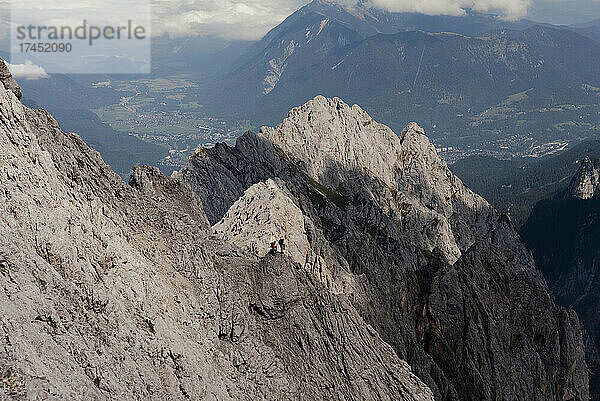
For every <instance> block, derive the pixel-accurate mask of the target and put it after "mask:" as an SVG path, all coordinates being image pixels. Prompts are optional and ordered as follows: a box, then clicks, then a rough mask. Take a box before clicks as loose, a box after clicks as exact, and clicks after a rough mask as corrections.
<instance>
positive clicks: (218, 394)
mask: <svg viewBox="0 0 600 401" xmlns="http://www.w3.org/2000/svg"><path fill="white" fill-rule="evenodd" d="M0 121H1V124H0V219H1V220H2V224H1V225H0V399H16V400H26V399H27V400H38V399H40V400H41V399H44V400H59V399H61V400H64V399H69V400H139V399H150V400H185V399H196V400H215V401H216V400H219V401H221V400H274V399H276V400H315V399H331V400H345V401H346V400H407V401H408V400H418V401H426V400H428V401H430V400H432V399H433V395H432V393H431V391H430V389H429V388H428V387H427V386H426V385H424V384H423V382H422V381H421V380H420V379H418V378H417V377H416V376H415V375H414V374H413V373H412V372H411V367H410V366H409V365H408V364H407V363H406V362H405V361H403V360H402V359H401V358H400V357H399V356H398V355H397V353H395V352H394V350H393V349H392V347H391V346H390V345H389V344H387V343H386V342H385V341H383V339H382V338H381V336H380V335H379V334H378V333H377V332H376V331H375V330H373V328H372V327H371V326H370V325H369V324H368V323H367V322H365V321H364V319H363V317H362V316H361V315H360V314H359V312H358V311H357V310H356V308H355V307H354V306H353V304H352V299H350V298H349V297H347V296H345V295H343V294H334V293H333V292H332V291H330V290H329V289H327V288H326V287H325V286H324V285H323V284H322V282H321V281H320V280H318V279H316V278H315V276H314V275H313V274H312V273H311V272H310V271H308V270H306V269H304V268H302V265H299V264H297V263H296V262H295V261H294V259H293V258H291V257H289V256H288V255H279V254H278V255H274V256H267V257H264V258H262V259H259V258H257V255H256V254H251V253H249V252H247V250H245V249H244V248H243V247H238V246H237V245H236V244H235V242H234V241H232V243H228V242H224V241H222V240H219V239H218V238H214V237H211V236H210V235H211V233H210V232H209V231H208V225H207V224H206V219H205V217H204V214H203V212H202V209H201V205H202V202H201V199H200V198H198V197H197V196H196V195H195V194H194V193H192V192H191V191H189V188H188V186H187V185H183V184H182V183H181V182H177V181H173V180H171V179H169V178H167V177H164V176H162V175H160V173H159V172H158V171H156V170H155V169H151V168H136V169H135V170H134V174H133V176H132V179H131V184H132V186H129V185H127V184H125V183H123V182H122V180H121V179H120V178H119V177H118V176H117V175H116V174H115V173H114V172H112V171H111V170H110V168H109V167H108V166H107V165H106V164H105V163H104V162H103V161H102V159H101V157H100V155H99V154H98V153H97V152H95V151H93V150H91V149H89V148H88V147H87V146H86V145H85V144H84V143H83V141H82V140H81V139H80V138H79V137H78V136H77V135H75V134H70V133H65V132H63V131H61V130H60V128H59V126H58V124H57V123H56V121H54V119H52V117H51V116H50V115H49V114H48V113H47V112H45V111H43V110H32V109H28V108H26V107H24V106H23V105H22V104H21V103H20V102H19V100H18V98H17V97H16V96H15V94H14V93H13V92H11V91H10V90H6V89H4V88H0ZM311 230H313V228H311V227H308V226H307V228H306V231H307V232H312V231H311ZM317 245H318V244H317Z"/></svg>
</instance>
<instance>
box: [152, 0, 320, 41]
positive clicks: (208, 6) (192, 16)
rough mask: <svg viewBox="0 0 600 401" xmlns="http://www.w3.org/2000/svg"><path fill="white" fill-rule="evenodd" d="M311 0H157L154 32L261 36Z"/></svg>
mask: <svg viewBox="0 0 600 401" xmlns="http://www.w3.org/2000/svg"><path fill="white" fill-rule="evenodd" d="M306 3H308V0H155V1H153V3H152V13H153V24H152V33H153V35H161V34H163V33H168V34H170V35H171V36H191V35H215V36H221V37H225V38H229V39H259V38H261V37H262V36H263V35H264V34H265V33H267V31H268V30H269V29H271V28H273V27H274V26H276V25H277V24H279V23H280V22H282V21H283V20H284V19H285V18H286V17H287V16H288V15H290V14H291V13H293V12H294V11H296V10H297V9H298V8H300V7H301V6H303V5H304V4H306Z"/></svg>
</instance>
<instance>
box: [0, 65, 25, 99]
mask: <svg viewBox="0 0 600 401" xmlns="http://www.w3.org/2000/svg"><path fill="white" fill-rule="evenodd" d="M0 82H2V85H3V86H4V89H6V90H9V91H11V92H12V93H14V95H15V96H16V97H17V98H18V99H21V96H22V95H21V88H20V87H19V84H18V83H17V81H16V80H15V79H14V78H13V76H12V74H11V73H10V70H9V69H8V66H7V65H6V64H5V63H4V62H0Z"/></svg>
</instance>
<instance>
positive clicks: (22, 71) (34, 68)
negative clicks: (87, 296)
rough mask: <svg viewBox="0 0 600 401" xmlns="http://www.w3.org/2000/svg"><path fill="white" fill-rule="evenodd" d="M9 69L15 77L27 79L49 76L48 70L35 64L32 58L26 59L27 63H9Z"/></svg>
mask: <svg viewBox="0 0 600 401" xmlns="http://www.w3.org/2000/svg"><path fill="white" fill-rule="evenodd" d="M8 69H9V70H10V72H11V74H12V75H13V76H14V77H15V78H25V79H27V80H35V79H42V78H48V74H46V70H44V69H43V68H42V67H40V66H39V65H35V64H33V63H32V62H31V61H30V60H25V64H8Z"/></svg>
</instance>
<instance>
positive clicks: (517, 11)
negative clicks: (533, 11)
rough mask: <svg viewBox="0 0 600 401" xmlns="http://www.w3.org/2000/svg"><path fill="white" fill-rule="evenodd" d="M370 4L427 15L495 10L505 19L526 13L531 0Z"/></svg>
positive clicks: (376, 1) (400, 0) (385, 1)
mask: <svg viewBox="0 0 600 401" xmlns="http://www.w3.org/2000/svg"><path fill="white" fill-rule="evenodd" d="M370 1H371V4H372V5H374V6H376V7H379V8H383V9H386V10H389V11H394V12H417V13H423V14H428V15H455V16H458V15H464V14H465V9H467V8H471V9H473V10H476V11H481V12H497V13H499V14H500V15H502V16H503V17H505V18H507V19H513V20H514V19H519V18H521V17H523V16H525V15H526V14H527V10H528V8H529V7H530V6H531V4H532V0H370Z"/></svg>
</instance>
